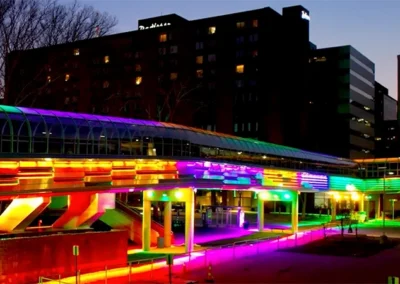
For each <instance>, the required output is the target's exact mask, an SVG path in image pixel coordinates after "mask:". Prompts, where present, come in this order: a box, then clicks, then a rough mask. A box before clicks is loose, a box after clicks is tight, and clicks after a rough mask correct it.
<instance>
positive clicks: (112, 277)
mask: <svg viewBox="0 0 400 284" xmlns="http://www.w3.org/2000/svg"><path fill="white" fill-rule="evenodd" d="M337 232H338V230H336V229H333V228H331V229H327V230H326V233H328V234H336V233H337ZM323 236H324V231H323V230H322V229H319V230H314V231H307V232H303V233H298V234H297V238H296V236H295V235H292V236H290V237H284V238H274V239H273V240H268V241H256V240H254V241H249V242H248V243H247V244H244V245H237V246H230V247H220V248H213V249H209V250H203V251H198V252H194V253H192V254H191V256H187V255H180V256H176V257H175V258H174V265H173V274H175V275H182V274H184V275H186V273H184V271H185V268H184V265H183V264H184V263H185V266H186V271H188V270H191V271H194V270H202V271H204V270H205V267H207V264H208V263H212V264H213V265H219V264H226V263H231V262H232V261H234V262H235V261H238V260H240V262H241V261H242V260H243V259H244V258H246V257H255V256H257V255H261V254H263V255H265V254H266V253H267V254H269V253H271V252H273V251H276V250H277V249H279V248H287V247H291V246H295V245H302V244H305V243H308V242H310V241H313V240H316V239H320V238H322V237H323ZM166 268H167V265H166V263H165V261H160V262H154V263H150V264H139V265H132V266H131V267H124V268H116V269H111V270H107V271H106V270H104V271H99V272H94V273H87V274H82V275H81V277H80V283H81V284H84V283H105V282H104V281H105V280H104V279H105V278H107V283H146V281H148V283H150V282H151V283H157V281H161V283H165V273H166V272H167V270H165V269H166ZM159 278H160V279H164V280H158V279H159ZM163 281H164V282H163ZM185 281H186V280H185V279H180V280H179V279H176V278H175V280H174V283H185ZM46 283H54V284H56V283H59V282H58V281H53V282H46ZM62 283H75V278H74V277H68V278H65V279H62Z"/></svg>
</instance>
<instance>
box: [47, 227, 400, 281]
mask: <svg viewBox="0 0 400 284" xmlns="http://www.w3.org/2000/svg"><path fill="white" fill-rule="evenodd" d="M380 222H382V221H380ZM381 225H382V224H381V223H379V221H372V222H368V223H366V224H362V225H360V228H359V233H360V234H370V235H374V234H377V235H380V233H381ZM385 225H386V226H385V228H386V231H387V235H388V236H389V237H397V236H400V226H399V224H398V223H396V222H393V223H390V222H388V221H386V223H385ZM346 231H347V230H346ZM325 233H327V234H328V235H329V234H338V233H340V230H338V229H335V228H329V229H327V230H326V231H325ZM323 237H324V230H322V229H320V230H311V231H305V232H301V233H298V234H297V237H296V236H285V237H283V238H281V239H274V240H269V241H264V242H257V243H255V244H248V245H245V246H236V247H227V248H219V249H212V250H206V251H198V252H194V253H192V255H190V256H188V255H179V256H176V257H175V258H174V264H173V266H172V267H171V268H172V269H171V270H172V277H171V280H172V283H190V281H197V282H193V283H205V280H206V279H207V277H208V272H210V273H211V277H212V278H213V279H214V281H215V283H388V277H389V276H397V277H399V276H400V269H399V268H398V264H399V263H400V247H395V248H393V249H390V250H389V249H388V250H385V251H383V252H380V253H378V254H376V255H373V256H370V257H366V258H356V257H338V256H322V255H312V254H303V253H293V252H282V251H279V249H284V248H290V247H293V246H299V245H302V244H306V243H309V242H312V241H314V240H317V239H321V238H323ZM105 278H107V281H106V282H105ZM74 281H75V279H74V278H73V277H72V278H67V279H63V280H62V282H61V283H75V282H74ZM54 283H60V282H58V281H57V282H54ZM80 283H81V284H84V283H96V284H97V283H98V284H100V283H109V284H113V283H115V284H116V283H169V267H168V266H167V265H166V263H165V261H162V262H157V263H153V264H145V265H143V264H142V265H137V266H132V267H130V268H128V267H125V268H117V269H111V270H108V271H99V272H96V273H89V274H85V275H82V276H81V282H80Z"/></svg>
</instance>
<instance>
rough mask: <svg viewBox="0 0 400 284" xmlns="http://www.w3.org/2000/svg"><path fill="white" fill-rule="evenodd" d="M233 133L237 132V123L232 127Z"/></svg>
mask: <svg viewBox="0 0 400 284" xmlns="http://www.w3.org/2000/svg"><path fill="white" fill-rule="evenodd" d="M233 132H238V124H237V123H235V124H234V125H233Z"/></svg>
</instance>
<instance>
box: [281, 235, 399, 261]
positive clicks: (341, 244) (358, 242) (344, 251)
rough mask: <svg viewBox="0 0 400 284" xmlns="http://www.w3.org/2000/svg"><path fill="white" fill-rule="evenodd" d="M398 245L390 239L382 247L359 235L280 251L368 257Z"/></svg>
mask: <svg viewBox="0 0 400 284" xmlns="http://www.w3.org/2000/svg"><path fill="white" fill-rule="evenodd" d="M399 244H400V240H399V239H390V242H389V243H388V244H385V245H382V244H380V239H379V238H377V237H368V236H365V235H359V236H358V237H356V236H349V235H345V236H344V237H342V236H341V235H334V236H330V237H327V238H325V239H322V240H318V241H314V242H311V243H308V244H305V245H303V246H298V247H294V248H289V249H282V250H281V251H287V252H297V253H308V254H318V255H330V256H348V257H369V256H372V255H375V254H378V253H379V252H381V251H383V250H385V249H390V248H393V247H395V246H397V245H399Z"/></svg>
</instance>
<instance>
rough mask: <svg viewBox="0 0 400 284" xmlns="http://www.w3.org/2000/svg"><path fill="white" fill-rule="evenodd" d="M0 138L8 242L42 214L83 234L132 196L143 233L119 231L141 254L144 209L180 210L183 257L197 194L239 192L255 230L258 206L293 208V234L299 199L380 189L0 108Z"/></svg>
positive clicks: (309, 168)
mask: <svg viewBox="0 0 400 284" xmlns="http://www.w3.org/2000/svg"><path fill="white" fill-rule="evenodd" d="M0 130H1V135H0V157H1V158H0V202H1V200H3V201H4V202H6V203H7V204H8V205H7V207H6V209H5V210H4V211H2V213H1V215H0V231H6V232H10V231H15V230H23V229H26V228H27V226H29V224H31V223H32V221H33V220H35V218H37V217H38V216H39V214H40V213H41V212H42V211H43V210H45V209H46V208H47V207H48V206H49V207H53V208H56V207H57V208H59V209H60V208H64V209H65V208H67V209H66V211H65V213H64V214H63V215H62V216H61V217H60V218H59V219H58V220H57V221H56V222H55V223H54V224H53V225H52V227H53V228H81V227H85V226H86V227H87V226H90V225H91V224H92V223H93V222H94V221H95V220H97V219H98V218H100V216H102V215H103V216H105V217H104V218H106V219H107V218H108V217H107V216H109V214H108V213H110V214H114V213H115V212H114V211H112V210H117V209H118V210H122V209H123V208H122V209H121V208H117V207H116V204H117V205H118V203H116V194H119V193H121V194H125V193H126V194H129V193H130V192H140V194H142V196H143V224H144V225H143V226H142V227H143V231H142V234H140V233H138V230H139V229H140V230H141V227H140V226H141V225H140V226H138V224H140V223H138V222H139V221H138V220H137V217H135V218H136V219H135V220H134V221H132V220H133V219H132V220H131V221H132V222H136V223H135V224H136V225H135V228H134V229H132V226H131V225H132V224H133V223H127V224H124V226H125V227H124V228H130V229H128V230H131V231H132V234H131V235H130V237H131V238H133V239H135V240H136V239H137V238H138V235H141V237H140V238H141V240H142V241H143V248H144V249H145V250H149V249H150V243H151V241H150V239H151V238H150V236H156V235H157V234H155V233H154V232H153V231H152V230H153V225H151V226H150V225H149V224H150V223H151V218H150V215H151V202H161V201H162V202H165V203H166V204H167V205H166V206H167V207H166V208H171V203H172V202H180V203H182V202H185V204H186V205H185V236H186V237H185V244H186V250H187V251H191V250H192V249H193V224H194V223H193V222H194V221H193V220H194V219H193V218H194V217H193V216H194V204H195V192H196V191H197V190H231V191H233V192H235V191H247V193H249V194H251V196H252V198H253V199H254V200H255V201H256V202H257V204H258V205H257V208H258V211H259V212H258V214H259V216H261V217H260V218H261V219H260V221H259V224H258V228H259V229H260V230H263V221H261V220H263V217H262V216H263V214H264V213H263V212H264V209H263V208H264V201H274V202H275V201H282V202H291V204H292V207H291V212H292V213H293V214H292V220H291V223H292V228H293V231H294V232H296V231H297V213H298V195H299V192H300V191H307V192H310V191H311V192H318V191H322V192H328V191H341V192H345V193H346V194H347V193H348V192H350V193H351V194H352V196H353V195H354V196H353V197H354V198H353V199H354V200H358V199H360V198H361V199H363V198H364V197H359V195H358V194H357V195H356V192H361V193H362V192H363V191H365V190H366V189H368V190H370V189H376V190H380V188H381V184H382V183H381V181H380V180H377V181H374V183H373V184H369V185H368V186H367V185H366V182H365V181H364V180H362V179H361V178H358V177H357V173H358V171H359V168H358V166H357V164H356V163H355V162H353V161H351V160H347V159H342V158H337V157H333V156H329V155H324V154H318V153H313V152H308V151H303V150H299V149H295V148H290V147H285V146H281V145H276V144H271V143H265V142H260V141H256V140H251V139H245V138H239V137H235V136H230V135H225V134H219V133H215V132H210V131H204V130H201V129H195V128H190V127H185V126H181V125H175V124H170V123H165V122H157V121H146V120H137V119H128V118H119V117H108V116H99V115H89V114H78V113H69V112H60V111H50V110H39V109H32V108H24V107H11V106H0ZM362 194H363V193H362ZM63 196H64V197H67V199H64V201H63V203H61V202H59V201H56V199H57V198H61V197H63ZM338 196H339V195H338ZM346 197H347V196H346ZM338 198H339V197H338ZM3 209H4V207H3ZM125 209H126V208H125ZM0 210H2V209H1V206H0ZM112 212H114V213H112ZM167 212H169V213H168V214H166V215H165V216H167V217H168V216H170V209H168V210H167ZM125 213H126V212H125ZM115 214H117V213H115ZM112 216H114V215H111V217H110V220H116V219H117V218H116V217H115V218H114V217H112ZM132 218H133V217H132ZM168 218H169V217H168ZM129 220H130V219H129ZM111 223H112V222H111ZM166 223H167V224H169V225H168V227H166V229H165V232H170V219H168V220H167V221H166ZM152 232H153V233H154V234H153V233H152ZM161 234H164V233H161ZM165 237H166V238H167V234H166V235H165ZM166 242H170V239H169V240H166Z"/></svg>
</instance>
